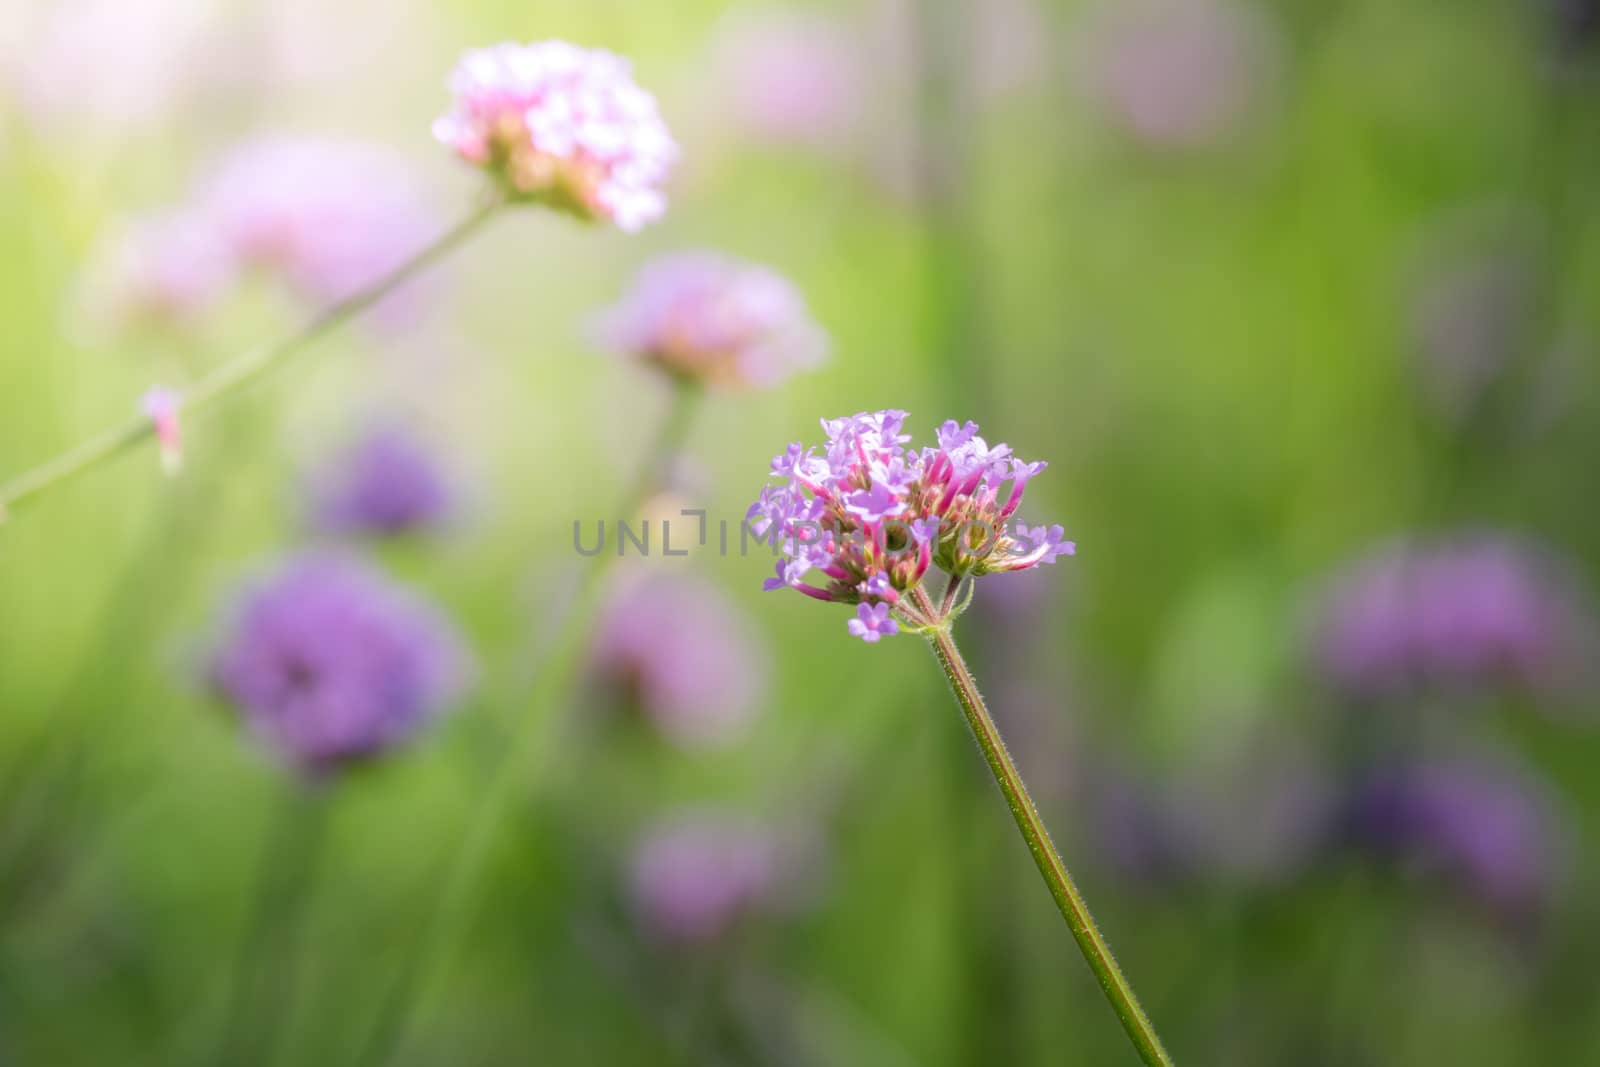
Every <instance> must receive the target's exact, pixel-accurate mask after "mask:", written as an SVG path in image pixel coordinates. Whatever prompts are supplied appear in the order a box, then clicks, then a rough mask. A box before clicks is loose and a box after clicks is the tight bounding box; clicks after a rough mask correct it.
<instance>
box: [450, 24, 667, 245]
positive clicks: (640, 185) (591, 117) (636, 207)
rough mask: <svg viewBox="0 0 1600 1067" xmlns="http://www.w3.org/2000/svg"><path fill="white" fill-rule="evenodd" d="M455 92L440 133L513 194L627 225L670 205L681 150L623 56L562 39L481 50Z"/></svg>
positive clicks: (453, 82) (459, 70)
mask: <svg viewBox="0 0 1600 1067" xmlns="http://www.w3.org/2000/svg"><path fill="white" fill-rule="evenodd" d="M450 91H451V93H452V94H453V96H454V98H455V102H454V106H453V107H452V108H451V110H450V112H449V113H448V114H446V115H445V116H443V117H442V118H440V119H439V120H438V121H437V122H436V123H434V127H433V132H434V136H435V137H437V138H438V139H439V140H440V141H442V142H443V143H445V144H447V145H449V146H450V147H451V148H453V149H455V151H456V154H457V155H459V156H461V157H462V158H463V159H465V160H467V161H468V162H470V163H473V164H476V165H477V166H479V167H483V168H485V169H486V170H488V171H489V172H490V173H491V174H492V175H494V177H495V178H496V179H497V180H498V181H499V182H500V183H501V185H502V186H503V187H504V188H505V190H506V191H507V193H508V194H509V195H511V196H512V197H515V198H517V199H521V200H529V201H534V202H537V203H542V204H545V205H546V206H549V207H552V208H555V209H557V210H561V211H565V212H567V213H569V214H572V215H575V216H577V217H578V218H581V219H585V220H589V221H598V220H605V221H609V222H612V223H615V224H616V225H617V226H618V227H619V228H621V229H623V230H630V231H632V230H637V229H639V228H640V227H642V226H644V225H645V224H646V223H650V222H654V221H655V220H656V219H658V218H660V217H661V215H662V214H663V213H664V212H665V211H666V206H667V204H666V197H665V196H664V195H663V194H662V192H661V188H660V186H661V185H662V183H664V182H665V181H666V178H667V175H668V173H669V172H670V171H671V170H672V166H673V164H674V163H675V162H676V161H677V157H678V147H677V145H676V143H674V141H673V139H672V135H671V133H669V132H668V130H667V127H666V124H665V123H664V122H662V120H661V116H660V114H659V112H658V110H657V107H656V101H655V97H653V96H651V95H650V94H649V93H647V92H646V91H644V90H643V89H641V88H639V86H638V85H636V84H635V83H634V81H633V70H632V67H631V65H630V64H629V63H628V61H627V60H625V59H623V58H621V57H620V56H616V55H613V54H612V53H610V52H606V51H603V50H598V49H595V50H591V49H586V48H579V47H577V46H576V45H572V44H568V43H566V42H565V41H542V42H539V43H536V44H527V45H521V44H514V43H505V44H499V45H495V46H493V47H490V48H479V49H474V50H472V51H469V52H467V53H466V54H465V55H463V56H462V57H461V62H460V63H459V64H458V65H457V66H456V69H455V71H454V73H452V74H451V76H450Z"/></svg>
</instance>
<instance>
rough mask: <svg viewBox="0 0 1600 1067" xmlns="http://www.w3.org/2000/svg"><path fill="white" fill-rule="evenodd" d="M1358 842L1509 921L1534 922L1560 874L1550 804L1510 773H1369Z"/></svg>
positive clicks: (1437, 768) (1480, 769) (1352, 806)
mask: <svg viewBox="0 0 1600 1067" xmlns="http://www.w3.org/2000/svg"><path fill="white" fill-rule="evenodd" d="M1345 827H1346V831H1347V833H1348V836H1349V840H1350V841H1351V843H1353V844H1355V845H1357V846H1358V847H1361V848H1364V849H1366V850H1368V851H1370V852H1371V853H1373V854H1375V855H1377V856H1379V857H1381V858H1384V859H1387V860H1390V861H1393V862H1395V863H1397V864H1399V865H1400V866H1401V867H1402V868H1403V869H1405V870H1407V871H1409V872H1411V873H1413V874H1415V875H1418V876H1421V877H1425V878H1433V879H1437V880H1438V883H1439V884H1441V885H1444V886H1447V887H1448V888H1450V889H1452V890H1455V891H1458V892H1460V893H1462V894H1464V895H1465V896H1466V897H1467V898H1468V899H1471V900H1473V901H1476V902H1477V903H1479V904H1481V905H1483V906H1484V907H1486V908H1488V909H1490V910H1491V911H1493V912H1494V913H1495V914H1497V915H1499V916H1501V917H1503V918H1506V919H1511V920H1526V919H1530V918H1534V917H1536V916H1537V914H1538V912H1539V911H1540V910H1542V908H1543V907H1544V906H1545V904H1546V903H1548V900H1549V897H1550V895H1551V893H1552V891H1553V889H1554V886H1555V882H1556V879H1557V876H1558V874H1559V870H1558V867H1559V861H1560V845H1561V837H1562V833H1561V828H1560V826H1559V823H1558V822H1557V820H1556V817H1555V812H1554V810H1553V809H1552V807H1551V805H1550V802H1549V800H1548V798H1547V797H1546V796H1545V795H1544V794H1543V793H1542V791H1540V790H1539V789H1538V788H1536V786H1535V784H1534V783H1533V782H1531V781H1528V780H1525V779H1523V778H1522V777H1520V776H1519V775H1517V774H1516V773H1514V772H1513V771H1512V770H1511V769H1510V768H1508V767H1503V766H1494V765H1491V764H1488V763H1482V762H1467V761H1455V762H1443V763H1433V764H1428V765H1424V766H1419V767H1404V768H1390V769H1387V770H1383V771H1378V772H1375V773H1373V774H1371V775H1370V776H1369V777H1368V778H1367V779H1366V780H1365V781H1364V782H1362V783H1361V784H1360V785H1359V786H1358V787H1357V789H1356V790H1355V791H1354V794H1353V795H1352V797H1351V798H1350V802H1349V808H1348V811H1347V814H1346V822H1345Z"/></svg>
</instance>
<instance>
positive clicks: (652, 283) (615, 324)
mask: <svg viewBox="0 0 1600 1067" xmlns="http://www.w3.org/2000/svg"><path fill="white" fill-rule="evenodd" d="M600 333H601V340H602V341H603V342H604V343H605V344H606V345H607V346H609V347H611V348H614V349H616V350H617V351H620V352H623V353H626V354H627V355H629V356H632V357H633V358H635V359H639V360H642V361H644V362H647V363H652V364H654V365H656V366H658V367H661V368H662V369H663V370H665V371H667V372H668V373H670V374H673V375H676V376H679V377H683V378H687V379H692V380H698V381H705V382H710V383H714V384H719V385H729V386H744V387H763V386H770V385H775V384H777V383H778V382H780V381H781V380H783V379H784V378H786V377H788V376H789V375H790V374H793V373H795V372H796V371H800V370H809V369H811V368H813V367H815V366H817V365H818V364H820V363H821V362H822V360H823V358H824V357H825V356H826V354H827V350H828V341H827V337H826V335H825V334H824V333H823V332H822V329H821V327H819V326H818V325H817V324H816V322H815V321H813V320H812V318H811V314H810V312H809V311H808V310H807V309H806V302H805V298H804V297H803V296H802V295H801V294H800V291H799V290H798V289H796V288H795V286H794V284H793V283H791V282H790V281H789V280H788V279H786V278H784V277H783V276H782V275H780V274H778V273H776V272H775V271H773V270H770V269H768V268H766V267H763V266H759V265H757V264H754V263H746V262H743V261H741V260H737V259H734V258H732V257H729V256H723V255H718V254H717V253H714V252H680V253H677V254H675V255H669V256H664V257H662V258H660V259H658V260H656V261H655V262H653V263H651V264H649V265H648V266H646V267H645V269H644V270H643V271H641V272H640V274H639V277H638V280H637V281H636V282H635V283H634V287H633V290H632V292H630V293H629V294H628V296H627V298H626V299H625V300H623V302H622V303H621V304H620V305H618V306H617V307H615V308H613V309H612V310H611V311H610V312H608V313H607V314H606V315H605V316H604V318H603V319H602V321H601V324H600Z"/></svg>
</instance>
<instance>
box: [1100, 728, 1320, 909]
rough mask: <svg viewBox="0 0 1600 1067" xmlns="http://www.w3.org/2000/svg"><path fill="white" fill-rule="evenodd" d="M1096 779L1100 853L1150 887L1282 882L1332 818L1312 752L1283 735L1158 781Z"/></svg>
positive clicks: (1303, 865)
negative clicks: (1202, 882) (1199, 882)
mask: <svg viewBox="0 0 1600 1067" xmlns="http://www.w3.org/2000/svg"><path fill="white" fill-rule="evenodd" d="M1097 776H1098V778H1099V785H1098V787H1097V788H1095V789H1094V791H1093V792H1092V793H1091V797H1092V801H1093V809H1094V815H1095V817H1094V826H1095V830H1096V833H1097V835H1098V836H1099V838H1100V840H1101V843H1102V844H1101V847H1102V848H1103V849H1104V851H1105V852H1106V854H1107V855H1108V856H1110V857H1111V859H1112V861H1113V862H1114V863H1115V864H1116V865H1117V866H1118V867H1119V868H1120V869H1121V870H1122V871H1123V872H1124V873H1125V874H1128V875H1131V876H1134V877H1136V878H1139V879H1140V880H1142V881H1146V882H1149V883H1153V884H1158V885H1159V884H1167V883H1175V882H1183V881H1191V880H1212V881H1219V882H1225V883H1228V884H1232V885H1238V886H1273V885H1280V884H1283V883H1285V882H1287V881H1289V880H1291V879H1293V878H1294V877H1296V876H1297V875H1299V874H1300V873H1301V872H1303V871H1304V870H1306V869H1307V868H1308V867H1309V866H1310V865H1311V863H1312V862H1313V861H1314V860H1315V859H1316V858H1317V857H1318V856H1319V855H1320V854H1321V851H1322V849H1323V848H1324V847H1325V845H1326V844H1327V841H1328V839H1329V836H1330V834H1331V833H1332V831H1333V829H1334V827H1335V821H1336V816H1337V811H1338V809H1337V803H1338V796H1337V791H1336V790H1335V789H1334V788H1333V783H1332V780H1331V778H1330V776H1329V773H1328V771H1327V769H1326V768H1325V767H1324V766H1323V764H1322V761H1321V760H1320V759H1319V758H1318V757H1317V754H1316V753H1314V752H1312V751H1311V750H1310V748H1309V747H1308V746H1306V745H1305V744H1303V743H1299V742H1296V741H1291V740H1289V739H1284V738H1276V737H1273V738H1260V739H1255V740H1253V741H1251V742H1250V743H1248V744H1246V745H1245V747H1244V748H1242V749H1240V750H1238V751H1233V752H1228V753H1224V754H1223V755H1222V757H1221V758H1214V759H1211V760H1206V759H1202V760H1201V761H1200V762H1199V763H1197V764H1195V765H1186V766H1185V768H1184V769H1183V770H1182V771H1181V772H1179V773H1178V774H1176V776H1175V777H1173V778H1172V779H1170V780H1167V781H1163V782H1156V781H1155V780H1152V779H1148V778H1139V777H1136V776H1134V775H1132V774H1130V773H1128V772H1126V771H1118V770H1112V771H1109V772H1108V771H1105V770H1101V771H1099V772H1097Z"/></svg>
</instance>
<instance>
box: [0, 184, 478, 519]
mask: <svg viewBox="0 0 1600 1067" xmlns="http://www.w3.org/2000/svg"><path fill="white" fill-rule="evenodd" d="M500 205H501V200H500V199H499V198H498V197H495V198H492V199H488V200H485V201H484V202H483V203H482V204H481V205H480V206H479V207H478V208H476V209H475V210H474V211H473V212H472V213H471V214H469V215H467V216H466V217H465V218H463V219H462V220H461V221H460V222H458V223H457V224H456V225H454V226H452V227H451V228H450V229H448V230H446V231H445V232H444V233H443V234H441V235H440V236H439V237H438V238H437V239H436V240H435V241H433V242H432V243H431V244H429V245H428V246H427V247H425V248H423V249H422V250H420V251H419V252H417V254H416V255H414V256H412V257H411V258H410V259H408V260H406V261H405V262H404V263H402V264H400V266H398V267H396V268H395V269H394V270H392V271H390V272H389V273H388V274H386V275H384V276H383V277H382V278H379V279H378V280H377V281H375V282H373V283H372V284H371V285H368V286H367V287H366V288H364V289H362V290H360V291H359V292H357V293H354V294H353V295H351V296H348V297H346V298H345V299H343V300H340V301H339V302H337V303H335V304H332V305H330V306H329V307H327V308H325V309H324V310H323V311H321V312H319V313H318V314H317V315H315V316H313V317H312V318H311V319H310V321H308V322H307V323H306V324H305V326H304V327H302V328H301V329H300V330H299V331H297V332H296V333H295V334H293V335H292V336H290V337H288V338H285V339H284V340H282V341H278V342H276V343H275V344H271V345H267V346H265V347H263V348H259V349H257V350H255V351H253V352H246V353H245V354H243V355H241V356H238V357H236V358H234V359H232V360H230V361H229V362H227V363H224V364H222V365H221V366H219V367H217V368H216V369H215V370H213V371H211V372H210V373H209V374H206V375H205V376H203V377H201V378H200V379H199V380H198V381H196V382H195V383H194V385H193V386H191V387H190V388H188V389H186V390H185V391H184V392H183V395H182V397H181V398H180V401H179V403H180V409H181V412H182V413H183V414H184V415H192V414H194V413H196V412H199V411H201V410H202V409H204V408H207V407H209V406H210V405H212V404H213V403H215V402H216V401H218V400H221V399H222V398H224V397H226V396H229V395H231V394H233V393H235V392H237V391H239V390H240V389H243V388H244V387H246V386H248V385H251V384H253V383H254V382H255V381H256V380H258V379H259V378H261V377H262V376H263V375H265V374H266V373H267V372H268V371H270V370H272V369H273V368H274V367H276V366H278V365H279V364H280V363H282V362H283V361H284V360H285V359H286V358H287V357H288V356H291V355H293V354H294V353H296V352H298V351H300V350H301V349H303V348H305V347H307V346H308V345H310V344H311V343H312V342H313V341H316V340H318V339H319V338H321V337H322V336H323V335H325V334H328V333H331V332H332V331H333V330H335V329H337V328H338V327H340V326H342V325H344V324H345V323H346V322H348V321H349V320H350V319H352V318H354V317H355V316H357V315H359V314H361V313H362V312H363V311H366V310H367V309H368V308H370V307H372V306H373V305H374V304H376V303H378V302H379V301H380V300H382V299H383V298H384V297H386V296H388V295H389V294H391V293H392V292H394V291H395V290H396V289H398V288H399V287H400V286H401V285H404V284H405V283H406V282H408V281H410V280H411V279H412V278H413V277H415V276H416V275H418V274H420V273H421V272H422V271H424V270H426V269H427V268H428V267H430V266H432V265H433V264H434V263H436V262H438V261H439V260H441V259H443V258H444V257H445V256H447V255H449V254H450V253H451V252H453V251H454V250H455V249H456V248H458V247H459V246H460V245H462V244H464V243H465V242H466V240H467V239H468V238H469V237H471V236H472V235H473V234H475V233H477V232H478V230H479V229H481V228H482V227H483V225H484V223H486V222H488V221H489V219H490V218H492V217H493V216H494V214H495V212H496V211H497V210H498V209H499V207H500ZM154 436H155V424H154V422H153V421H152V420H151V419H149V418H147V417H145V416H143V415H139V416H135V417H133V418H131V419H129V420H128V421H126V422H124V423H123V424H122V425H120V426H116V427H114V428H112V429H110V430H107V431H106V432H104V433H102V434H100V435H98V436H96V437H91V438H89V439H88V440H87V441H84V442H82V443H81V444H79V445H77V446H75V447H73V448H70V449H68V450H67V451H65V452H63V453H61V454H60V455H58V456H56V457H55V458H54V459H51V460H47V461H46V462H44V463H41V464H40V465H39V466H37V467H35V468H33V469H32V470H30V471H26V472H25V473H23V474H19V475H17V476H16V477H15V478H13V479H11V480H10V481H8V482H6V483H5V484H3V485H0V523H4V522H5V521H6V520H7V519H9V518H10V517H11V516H12V515H14V514H15V513H16V512H17V510H18V509H19V508H20V507H21V506H22V505H23V504H26V503H31V502H32V501H33V500H34V499H35V498H37V497H39V496H41V495H43V494H44V493H46V492H48V491H49V490H51V489H54V488H57V487H58V486H61V485H63V484H65V483H66V482H68V481H70V480H71V479H73V478H75V477H77V476H78V475H80V474H83V473H85V472H87V471H90V470H92V469H94V468H95V467H98V466H99V465H100V464H102V463H104V462H107V461H108V460H112V459H115V458H116V457H117V456H120V455H122V453H124V452H127V451H128V450H130V449H132V448H135V447H137V446H138V445H140V444H142V443H144V442H145V441H148V440H149V439H151V438H152V437H154Z"/></svg>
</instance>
